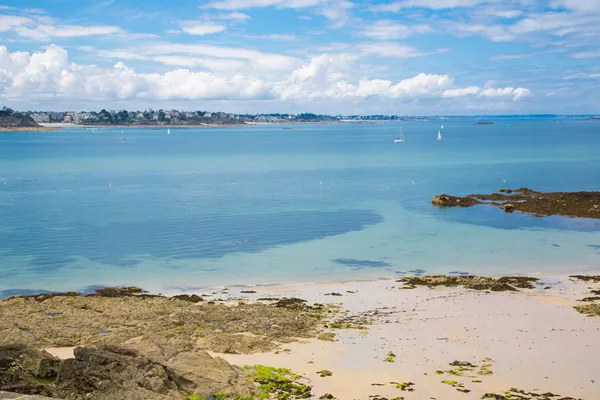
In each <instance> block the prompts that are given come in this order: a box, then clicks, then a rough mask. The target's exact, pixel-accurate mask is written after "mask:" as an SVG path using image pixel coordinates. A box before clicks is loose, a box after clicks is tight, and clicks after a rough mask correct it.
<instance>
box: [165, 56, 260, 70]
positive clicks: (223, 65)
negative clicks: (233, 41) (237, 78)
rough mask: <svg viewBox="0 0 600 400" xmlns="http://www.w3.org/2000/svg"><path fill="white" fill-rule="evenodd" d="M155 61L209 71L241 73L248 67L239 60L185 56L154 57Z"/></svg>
mask: <svg viewBox="0 0 600 400" xmlns="http://www.w3.org/2000/svg"><path fill="white" fill-rule="evenodd" d="M153 59H154V60H155V61H158V62H160V63H163V64H166V65H174V66H178V67H190V68H191V67H203V68H206V69H208V70H211V71H241V70H243V69H244V67H248V65H247V64H246V63H245V62H244V61H240V60H228V59H214V58H201V57H186V56H156V57H154V58H153Z"/></svg>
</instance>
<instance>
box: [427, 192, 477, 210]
mask: <svg viewBox="0 0 600 400" xmlns="http://www.w3.org/2000/svg"><path fill="white" fill-rule="evenodd" d="M479 203H480V201H479V200H477V199H474V198H472V197H469V196H467V197H455V196H449V195H447V194H440V195H439V196H433V199H431V204H433V205H434V206H438V207H456V206H460V207H471V206H474V205H475V204H479Z"/></svg>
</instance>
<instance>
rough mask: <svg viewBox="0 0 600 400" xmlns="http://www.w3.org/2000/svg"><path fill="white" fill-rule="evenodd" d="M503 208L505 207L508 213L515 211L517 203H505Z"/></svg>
mask: <svg viewBox="0 0 600 400" xmlns="http://www.w3.org/2000/svg"><path fill="white" fill-rule="evenodd" d="M503 208H504V211H505V212H507V213H511V212H514V211H515V205H514V204H511V203H506V204H504V206H503Z"/></svg>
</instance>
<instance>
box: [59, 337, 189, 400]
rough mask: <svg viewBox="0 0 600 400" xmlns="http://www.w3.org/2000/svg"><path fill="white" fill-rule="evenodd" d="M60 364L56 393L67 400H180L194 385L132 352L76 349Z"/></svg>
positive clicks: (111, 346)
mask: <svg viewBox="0 0 600 400" xmlns="http://www.w3.org/2000/svg"><path fill="white" fill-rule="evenodd" d="M74 352H75V358H74V359H73V358H72V359H67V360H64V361H63V363H62V368H61V371H60V375H59V378H58V379H57V381H56V384H55V385H56V393H57V394H58V396H60V397H63V398H65V399H67V400H70V399H77V400H78V399H115V400H116V399H139V400H143V399H157V400H158V399H165V398H183V397H185V396H186V395H188V394H190V393H191V391H192V389H195V384H194V383H193V382H191V381H189V380H187V379H185V378H182V377H180V376H178V375H176V374H175V373H174V372H172V371H171V370H169V369H168V368H167V367H166V366H164V365H162V364H160V363H157V362H154V361H151V360H150V359H148V358H146V357H144V356H143V355H141V354H140V353H138V352H137V351H135V350H133V349H127V348H124V347H119V346H114V345H106V346H99V347H98V348H84V347H77V348H76V349H75V351H74Z"/></svg>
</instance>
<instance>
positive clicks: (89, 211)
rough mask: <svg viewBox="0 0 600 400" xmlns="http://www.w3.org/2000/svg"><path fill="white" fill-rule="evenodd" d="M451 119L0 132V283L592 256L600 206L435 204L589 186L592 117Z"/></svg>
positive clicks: (415, 267) (462, 265) (588, 264)
mask: <svg viewBox="0 0 600 400" xmlns="http://www.w3.org/2000/svg"><path fill="white" fill-rule="evenodd" d="M507 124H508V125H507ZM400 125H402V127H403V130H404V135H405V137H406V143H404V144H394V143H393V139H395V138H396V137H397V136H398V132H399V126H400ZM444 126H445V129H444V131H443V135H444V140H443V141H441V142H438V141H436V140H435V137H436V135H437V130H438V127H439V124H438V123H434V122H418V123H417V122H412V123H410V122H406V123H402V124H400V123H381V124H376V125H302V126H294V127H293V129H291V130H288V129H285V130H284V129H282V127H281V126H258V127H241V128H231V129H173V130H172V135H171V136H167V135H166V134H165V131H164V130H150V129H128V130H125V135H126V139H127V143H126V144H123V138H122V135H121V132H120V130H113V131H109V130H108V129H102V130H98V131H97V132H96V133H92V132H87V131H83V130H80V131H76V130H68V131H58V132H42V133H0V260H1V264H0V291H4V295H6V294H11V293H16V292H25V291H27V290H35V291H38V290H67V289H70V290H72V289H83V288H86V287H88V286H89V287H92V286H95V285H99V286H106V285H123V284H132V285H138V286H143V287H145V288H147V289H149V290H152V291H158V292H163V293H171V292H177V291H180V290H191V289H195V288H203V287H208V286H219V285H225V284H270V283H284V282H296V281H302V282H311V281H327V280H340V279H342V280H348V279H368V278H379V277H393V276H397V275H401V274H405V273H422V272H423V271H424V272H426V273H448V272H470V273H478V274H500V273H516V272H540V271H565V270H574V269H584V268H596V267H600V225H599V221H589V220H588V221H586V220H574V219H565V218H558V217H556V218H555V217H553V218H543V219H542V218H533V217H528V216H524V215H507V214H504V213H503V212H501V211H499V210H497V209H492V208H490V207H487V206H481V207H477V208H471V209H466V210H461V209H436V208H433V207H431V204H430V200H431V197H432V196H433V195H434V194H439V193H442V192H447V193H451V194H468V193H474V192H484V193H487V192H491V191H495V190H497V189H498V188H499V187H512V188H516V187H523V186H526V187H531V188H534V189H537V190H542V191H548V190H564V191H571V190H598V189H599V188H600V123H598V122H592V121H560V123H556V121H554V120H510V121H500V120H499V121H496V124H495V125H490V126H477V125H473V123H472V122H471V121H464V122H444ZM413 181H414V183H413ZM504 181H506V182H504Z"/></svg>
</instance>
